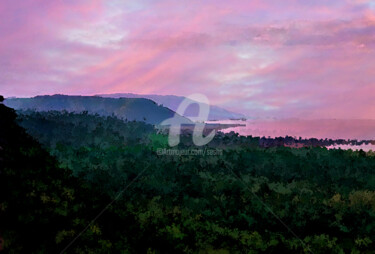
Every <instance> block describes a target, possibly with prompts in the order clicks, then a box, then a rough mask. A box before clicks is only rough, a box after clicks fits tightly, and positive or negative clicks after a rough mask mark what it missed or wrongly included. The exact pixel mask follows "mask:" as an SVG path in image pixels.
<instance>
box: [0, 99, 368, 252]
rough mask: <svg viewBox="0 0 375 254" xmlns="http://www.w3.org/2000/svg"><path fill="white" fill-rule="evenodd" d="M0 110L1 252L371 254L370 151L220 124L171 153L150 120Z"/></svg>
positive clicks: (185, 142)
mask: <svg viewBox="0 0 375 254" xmlns="http://www.w3.org/2000/svg"><path fill="white" fill-rule="evenodd" d="M0 116H1V117H0V219H1V224H0V231H1V233H0V234H1V236H2V238H3V239H4V250H3V251H2V253H220V254H224V253H315V254H317V253H353V254H354V253H374V249H375V154H374V153H373V152H367V153H366V152H363V151H351V150H340V149H339V150H328V149H326V148H324V147H323V148H322V147H303V148H300V149H296V148H290V147H282V146H281V147H262V146H259V140H260V138H259V137H251V136H248V137H244V136H240V135H238V134H234V133H229V134H223V133H218V134H217V135H216V136H215V138H214V140H213V141H212V142H210V143H209V144H208V145H206V147H204V148H202V149H211V150H220V151H222V152H221V153H217V155H213V156H208V155H197V154H195V155H184V156H167V155H160V154H158V153H157V150H158V149H160V148H166V149H168V142H167V136H166V135H165V134H162V133H158V132H157V131H156V130H155V129H154V127H153V126H152V125H149V124H146V123H144V122H138V121H126V120H122V119H118V118H116V117H115V116H99V115H93V114H88V113H87V112H82V113H72V112H57V111H50V112H34V111H31V110H28V111H17V112H15V111H13V110H12V109H10V108H7V107H5V106H4V105H0ZM181 141H182V142H181V143H180V144H179V145H178V146H177V147H176V148H174V149H179V150H189V149H196V147H194V145H193V144H192V142H191V137H190V136H189V135H188V134H185V135H184V136H183V137H182V139H181ZM98 215H100V216H98Z"/></svg>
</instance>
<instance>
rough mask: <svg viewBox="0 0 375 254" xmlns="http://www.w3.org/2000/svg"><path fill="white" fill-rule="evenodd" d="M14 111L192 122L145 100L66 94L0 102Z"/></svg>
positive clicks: (145, 120)
mask: <svg viewBox="0 0 375 254" xmlns="http://www.w3.org/2000/svg"><path fill="white" fill-rule="evenodd" d="M4 104H5V105H7V106H8V107H11V108H14V109H16V110H35V111H40V112H43V111H67V112H85V111H87V112H88V113H90V114H99V115H101V116H111V115H115V116H116V117H118V118H121V119H124V120H125V119H126V120H129V121H133V120H135V121H144V122H146V123H150V124H160V123H161V122H162V121H164V120H166V119H168V118H172V117H175V118H176V119H178V120H179V121H181V122H183V123H188V124H189V123H192V122H191V121H190V120H188V119H187V118H185V117H182V116H180V115H178V114H176V113H175V112H174V111H172V110H171V109H169V108H167V107H163V106H161V105H157V104H156V103H155V102H154V101H152V100H150V99H146V98H103V97H99V96H76V95H74V96H70V95H61V94H55V95H39V96H35V97H32V98H8V99H6V100H5V102H4Z"/></svg>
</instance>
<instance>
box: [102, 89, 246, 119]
mask: <svg viewBox="0 0 375 254" xmlns="http://www.w3.org/2000/svg"><path fill="white" fill-rule="evenodd" d="M98 96H101V97H106V98H146V99H150V100H153V101H155V102H156V103H158V104H162V105H163V106H165V107H168V108H170V109H171V110H173V111H176V110H177V108H178V106H179V105H180V104H181V102H182V101H183V100H184V99H185V97H182V96H175V95H154V94H131V93H115V94H101V95H98ZM197 113H198V105H196V104H194V105H191V106H190V107H189V108H188V109H187V110H186V112H185V114H184V116H185V117H190V116H197ZM241 118H246V117H245V115H243V114H239V113H234V112H230V111H228V110H226V109H223V108H220V107H217V106H213V105H210V114H209V117H208V120H225V119H241Z"/></svg>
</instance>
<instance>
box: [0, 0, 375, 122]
mask: <svg viewBox="0 0 375 254" xmlns="http://www.w3.org/2000/svg"><path fill="white" fill-rule="evenodd" d="M0 20H1V22H0V36H1V37H0V94H2V95H4V96H6V97H11V96H17V97H30V96H35V95H41V94H74V95H78V94H80V95H95V94H103V93H138V94H162V95H163V94H164V95H167V94H174V95H182V96H187V95H190V94H193V93H202V94H204V95H206V96H207V97H208V99H209V100H210V102H211V103H212V104H216V105H219V106H222V107H225V108H227V109H230V110H233V111H236V112H239V113H244V114H246V115H248V116H250V117H277V118H292V117H293V118H294V117H296V118H306V119H321V118H325V119H328V118H338V119H375V100H374V96H375V0H329V1H327V0H314V1H310V0H248V1H244V0H243V1H239V0H231V1H227V0H205V1H197V0H178V1H177V0H173V1H172V0H137V1H134V0H105V1H95V0H65V1H63V0H56V1H46V0H45V1H42V0H23V1H15V0H1V1H0Z"/></svg>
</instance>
